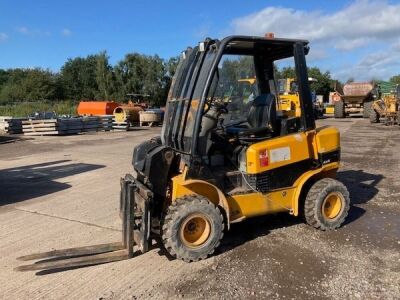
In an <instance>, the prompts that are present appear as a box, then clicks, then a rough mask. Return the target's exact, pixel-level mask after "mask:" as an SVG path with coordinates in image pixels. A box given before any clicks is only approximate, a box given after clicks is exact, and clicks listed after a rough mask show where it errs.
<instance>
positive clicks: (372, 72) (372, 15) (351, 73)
mask: <svg viewBox="0 0 400 300" xmlns="http://www.w3.org/2000/svg"><path fill="white" fill-rule="evenodd" d="M230 31H231V32H233V33H234V34H249V35H261V36H263V35H264V34H265V33H266V32H274V33H275V36H276V37H286V38H301V39H308V40H310V41H311V51H310V54H309V60H310V61H313V62H315V61H318V62H323V60H324V59H325V62H323V63H325V64H326V65H332V66H334V67H335V68H336V70H331V71H332V74H333V75H334V76H337V78H339V79H342V80H343V79H347V78H348V77H355V78H356V80H358V79H359V78H360V79H371V78H382V79H387V78H388V77H390V76H392V75H394V74H398V73H400V68H399V63H400V40H399V34H400V4H391V3H389V2H388V1H386V0H355V1H353V2H352V3H351V4H350V5H348V6H345V7H344V8H342V9H341V10H339V11H332V12H321V11H316V10H314V11H305V10H296V9H292V8H286V7H274V6H270V7H266V8H265V9H263V10H261V11H259V12H256V13H253V14H250V15H247V16H243V17H239V18H236V19H234V20H233V21H232V23H231V30H230ZM383 47H385V49H384V50H382V49H383ZM357 49H362V51H358V52H357V51H356V50H357ZM376 49H380V50H376ZM360 53H364V54H363V55H364V57H361V58H359V59H357V55H360ZM365 53H367V54H365ZM328 54H329V55H328ZM328 56H329V57H328ZM346 56H349V57H351V59H350V61H354V62H352V63H347V64H346V63H344V62H343V63H342V62H341V61H342V60H341V58H342V57H346ZM330 60H331V61H330ZM348 60H349V59H348ZM394 65H395V66H397V70H396V69H394V67H393V66H394ZM346 77H347V78H346Z"/></svg>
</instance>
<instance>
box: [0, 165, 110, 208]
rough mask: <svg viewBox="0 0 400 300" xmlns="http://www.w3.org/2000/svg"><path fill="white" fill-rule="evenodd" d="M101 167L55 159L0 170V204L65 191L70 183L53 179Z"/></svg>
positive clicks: (102, 166) (101, 166) (100, 166)
mask: <svg viewBox="0 0 400 300" xmlns="http://www.w3.org/2000/svg"><path fill="white" fill-rule="evenodd" d="M104 167H105V166H104V165H93V164H83V163H71V161H70V160H57V161H52V162H47V163H41V164H34V165H28V166H22V167H16V168H10V169H4V170H0V206H2V205H6V204H10V203H15V202H20V201H24V200H29V199H33V198H37V197H40V196H44V195H48V194H52V193H55V192H58V191H61V190H65V189H67V188H69V187H71V186H70V185H69V184H67V183H61V182H57V181H55V180H57V179H60V178H63V177H68V176H72V175H76V174H80V173H84V172H89V171H93V170H96V169H100V168H104Z"/></svg>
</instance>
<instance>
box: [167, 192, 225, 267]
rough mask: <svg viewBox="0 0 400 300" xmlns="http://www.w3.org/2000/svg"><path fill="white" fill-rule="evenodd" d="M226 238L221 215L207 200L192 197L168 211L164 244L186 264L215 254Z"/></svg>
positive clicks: (181, 199)
mask: <svg viewBox="0 0 400 300" xmlns="http://www.w3.org/2000/svg"><path fill="white" fill-rule="evenodd" d="M223 235H224V218H223V216H222V214H221V211H220V210H219V208H218V207H216V206H215V205H214V204H213V203H211V202H210V201H208V199H207V198H206V197H203V196H200V195H188V196H184V197H181V198H179V199H176V200H175V201H174V202H173V203H172V204H171V205H170V206H169V208H168V212H167V214H166V215H165V218H164V221H163V226H162V240H163V244H164V247H165V249H166V250H167V251H168V253H169V254H170V255H171V256H173V257H176V258H178V259H182V260H184V261H186V262H192V261H198V260H201V259H205V258H207V257H208V256H209V255H211V254H212V253H214V251H215V249H216V248H217V247H218V246H219V244H220V242H221V239H222V237H223Z"/></svg>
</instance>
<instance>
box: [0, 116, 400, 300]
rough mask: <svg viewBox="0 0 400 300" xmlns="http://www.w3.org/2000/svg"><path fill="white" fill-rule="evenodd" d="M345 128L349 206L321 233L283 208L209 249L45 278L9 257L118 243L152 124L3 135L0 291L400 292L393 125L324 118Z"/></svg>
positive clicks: (56, 295) (122, 295)
mask: <svg viewBox="0 0 400 300" xmlns="http://www.w3.org/2000/svg"><path fill="white" fill-rule="evenodd" d="M318 125H320V126H323V125H334V126H337V127H338V128H339V129H340V131H341V134H342V139H341V140H342V163H343V167H342V169H341V171H340V173H339V179H340V180H341V181H342V182H343V183H344V184H345V185H346V186H347V187H348V188H349V190H350V193H351V200H352V207H351V210H350V216H349V218H348V220H347V222H346V224H345V226H343V227H342V228H341V229H339V230H337V231H332V232H320V231H318V230H314V229H313V228H311V227H309V226H307V225H305V224H303V223H302V221H301V220H299V219H297V218H294V217H291V216H289V215H286V214H283V215H274V216H266V217H262V218H257V219H253V220H248V221H246V222H243V223H240V224H236V225H234V226H232V229H231V231H230V232H228V233H227V234H226V235H225V238H224V242H223V244H222V246H221V247H220V248H219V250H218V252H217V253H216V255H215V256H213V257H211V258H209V259H207V260H205V261H201V262H198V263H191V264H187V263H184V262H182V261H178V260H170V259H169V258H168V257H167V256H165V254H164V252H163V251H162V250H160V249H158V248H156V249H154V250H151V251H150V252H149V253H146V254H145V255H142V256H138V257H135V258H133V259H131V260H127V261H121V262H116V263H111V264H105V265H98V266H94V267H88V268H81V269H74V270H69V271H65V272H58V273H52V274H47V275H44V274H42V273H38V274H36V275H35V273H34V272H25V273H18V272H15V271H13V268H14V267H16V266H18V265H19V264H21V263H20V262H18V261H16V257H18V256H21V255H26V254H30V253H33V252H40V251H48V250H51V249H55V248H58V249H59V248H66V247H75V246H85V245H92V244H98V243H106V242H111V241H119V240H120V237H121V233H120V226H121V224H120V219H119V217H118V206H119V202H118V195H119V178H120V177H121V176H123V175H124V174H125V173H128V172H131V171H132V167H131V159H132V149H133V146H134V145H136V144H138V143H140V142H141V141H143V140H145V139H148V138H149V137H151V136H154V135H157V134H159V129H145V130H136V131H130V132H120V133H99V134H90V135H78V136H68V137H35V138H24V137H20V138H15V139H13V138H9V137H1V136H0V299H65V298H68V299H145V298H155V299H165V298H188V299H192V298H199V299H201V298H209V299H231V298H238V299H243V298H245V299H247V298H250V299H251V298H254V299H256V298H259V299H261V298H264V299H265V298H267V299H293V298H296V299H357V298H359V299H399V298H400V176H399V172H400V127H399V126H394V127H385V126H384V125H381V124H374V125H371V124H369V122H368V121H367V120H364V119H354V118H353V119H345V120H334V119H324V120H320V121H318Z"/></svg>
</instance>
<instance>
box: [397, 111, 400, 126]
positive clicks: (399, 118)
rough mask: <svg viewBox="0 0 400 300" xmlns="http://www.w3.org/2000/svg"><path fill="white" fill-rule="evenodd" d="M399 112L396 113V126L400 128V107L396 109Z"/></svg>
mask: <svg viewBox="0 0 400 300" xmlns="http://www.w3.org/2000/svg"><path fill="white" fill-rule="evenodd" d="M398 109H399V110H398V111H397V125H399V126H400V106H399V108H398Z"/></svg>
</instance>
